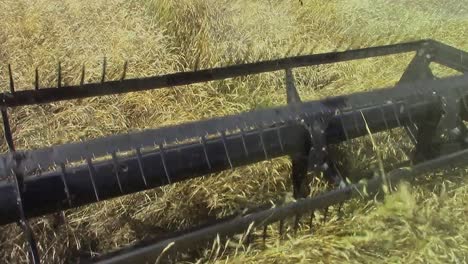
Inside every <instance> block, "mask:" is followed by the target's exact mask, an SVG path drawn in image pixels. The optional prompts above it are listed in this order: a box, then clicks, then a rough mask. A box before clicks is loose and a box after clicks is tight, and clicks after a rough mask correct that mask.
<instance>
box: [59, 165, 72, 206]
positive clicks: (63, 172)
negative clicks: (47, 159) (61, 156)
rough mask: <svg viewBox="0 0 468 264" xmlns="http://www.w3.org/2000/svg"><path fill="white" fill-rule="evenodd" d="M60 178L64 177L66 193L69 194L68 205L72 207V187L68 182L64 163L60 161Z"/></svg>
mask: <svg viewBox="0 0 468 264" xmlns="http://www.w3.org/2000/svg"><path fill="white" fill-rule="evenodd" d="M60 178H61V179H62V182H63V188H64V191H65V195H66V196H67V202H68V206H69V207H72V199H71V196H70V189H68V184H67V180H66V178H67V171H66V167H65V164H64V163H60Z"/></svg>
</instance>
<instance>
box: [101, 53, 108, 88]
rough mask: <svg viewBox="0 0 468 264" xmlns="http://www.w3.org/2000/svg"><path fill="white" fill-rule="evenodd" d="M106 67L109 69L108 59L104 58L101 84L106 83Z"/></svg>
mask: <svg viewBox="0 0 468 264" xmlns="http://www.w3.org/2000/svg"><path fill="white" fill-rule="evenodd" d="M106 67H107V59H106V57H105V56H104V59H103V60H102V74H101V83H103V82H105V81H106Z"/></svg>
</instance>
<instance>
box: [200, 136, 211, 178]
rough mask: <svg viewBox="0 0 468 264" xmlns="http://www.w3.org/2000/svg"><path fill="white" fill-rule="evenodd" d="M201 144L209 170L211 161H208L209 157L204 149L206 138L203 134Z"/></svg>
mask: <svg viewBox="0 0 468 264" xmlns="http://www.w3.org/2000/svg"><path fill="white" fill-rule="evenodd" d="M201 144H202V146H203V152H204V153H205V159H206V164H207V165H208V169H210V170H211V162H210V158H209V157H208V150H207V149H206V138H205V136H202V137H201Z"/></svg>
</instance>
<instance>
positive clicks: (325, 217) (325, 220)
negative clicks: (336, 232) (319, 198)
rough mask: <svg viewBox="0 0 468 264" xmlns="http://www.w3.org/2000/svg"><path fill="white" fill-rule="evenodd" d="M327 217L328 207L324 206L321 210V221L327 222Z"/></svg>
mask: <svg viewBox="0 0 468 264" xmlns="http://www.w3.org/2000/svg"><path fill="white" fill-rule="evenodd" d="M327 217H328V207H325V209H324V211H323V223H325V222H327Z"/></svg>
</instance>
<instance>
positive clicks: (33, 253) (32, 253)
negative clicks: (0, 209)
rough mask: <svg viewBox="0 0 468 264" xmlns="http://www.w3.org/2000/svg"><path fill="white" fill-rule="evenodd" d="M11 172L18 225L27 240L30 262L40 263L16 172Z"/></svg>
mask: <svg viewBox="0 0 468 264" xmlns="http://www.w3.org/2000/svg"><path fill="white" fill-rule="evenodd" d="M12 172H13V174H12V178H13V182H14V185H15V192H16V204H17V206H18V210H19V214H20V220H19V225H20V227H21V229H22V230H23V233H24V235H25V237H26V240H27V242H28V248H29V257H30V261H31V263H40V262H41V261H40V257H39V251H38V250H37V243H36V240H35V239H34V235H33V232H32V230H31V227H30V226H29V224H28V221H27V219H26V215H25V213H24V208H23V200H22V198H21V193H22V192H21V187H20V184H19V182H18V175H17V174H16V172H15V171H14V170H13V171H12Z"/></svg>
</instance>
